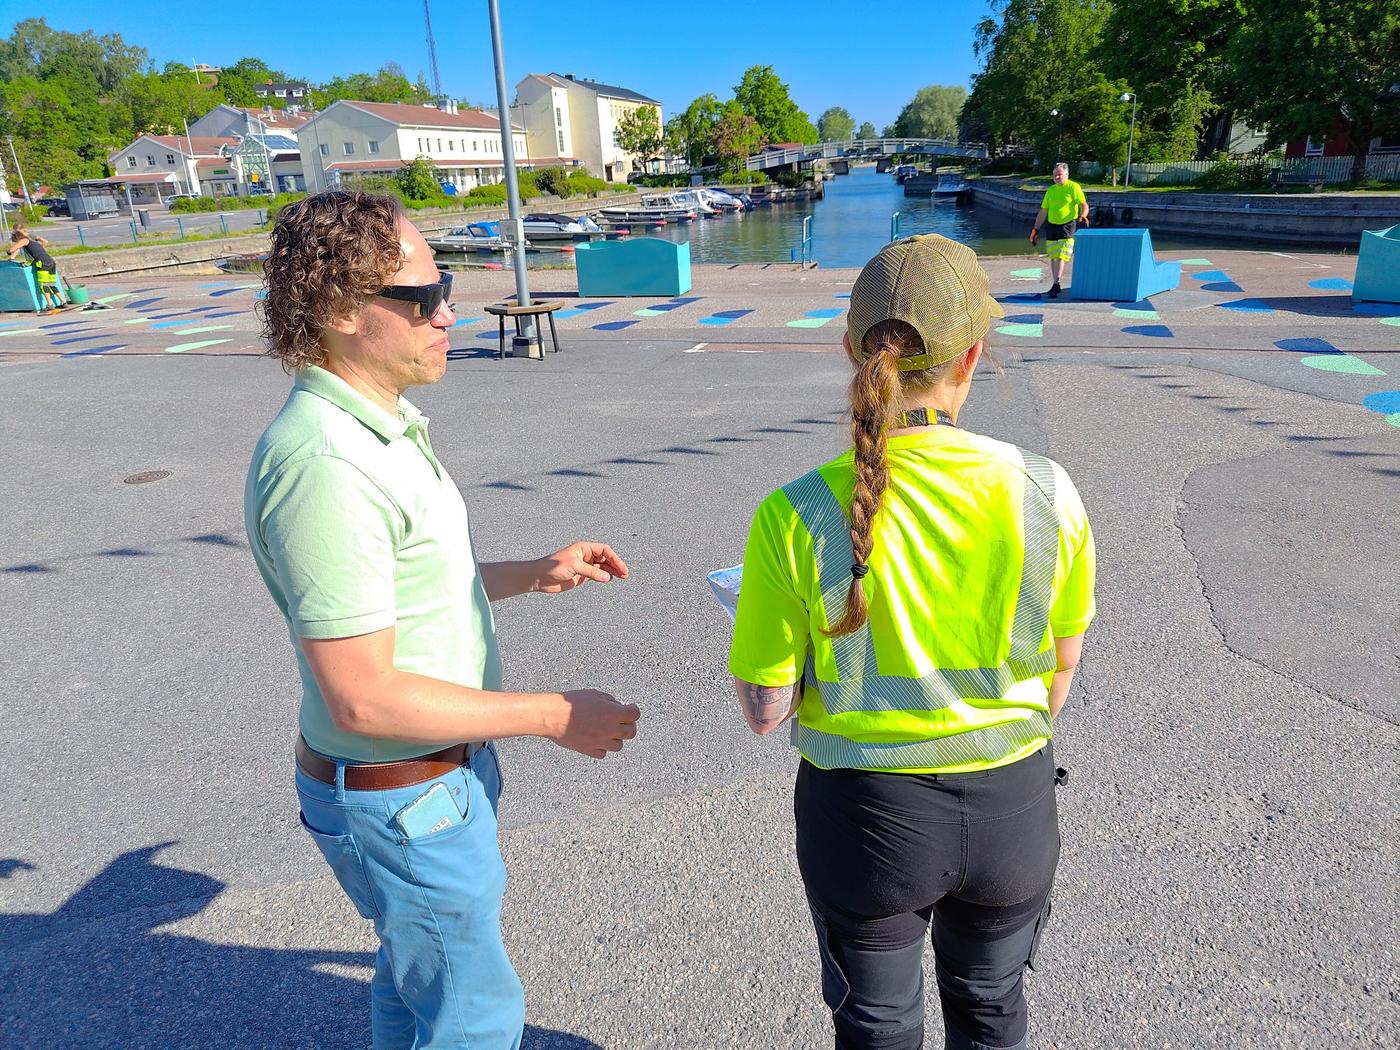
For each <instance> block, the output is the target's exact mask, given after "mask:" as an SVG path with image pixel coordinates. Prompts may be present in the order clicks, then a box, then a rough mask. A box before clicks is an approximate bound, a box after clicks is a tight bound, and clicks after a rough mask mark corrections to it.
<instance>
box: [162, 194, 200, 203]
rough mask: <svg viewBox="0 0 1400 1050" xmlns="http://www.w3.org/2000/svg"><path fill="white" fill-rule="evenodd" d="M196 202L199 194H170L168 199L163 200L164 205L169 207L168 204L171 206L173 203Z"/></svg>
mask: <svg viewBox="0 0 1400 1050" xmlns="http://www.w3.org/2000/svg"><path fill="white" fill-rule="evenodd" d="M197 200H199V194H198V193H172V194H171V195H170V196H169V197H166V198H165V203H166V204H167V205H169V204H173V203H174V202H175V201H197Z"/></svg>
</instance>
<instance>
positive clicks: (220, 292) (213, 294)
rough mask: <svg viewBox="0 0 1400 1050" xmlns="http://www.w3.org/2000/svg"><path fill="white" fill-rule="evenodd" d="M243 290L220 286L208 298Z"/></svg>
mask: <svg viewBox="0 0 1400 1050" xmlns="http://www.w3.org/2000/svg"><path fill="white" fill-rule="evenodd" d="M245 291H247V289H246V288H243V287H237V288H220V289H219V290H218V291H217V292H210V293H209V295H210V298H213V299H217V298H218V297H219V296H221V295H232V294H233V293H234V292H245ZM132 305H135V304H134V303H133V304H132Z"/></svg>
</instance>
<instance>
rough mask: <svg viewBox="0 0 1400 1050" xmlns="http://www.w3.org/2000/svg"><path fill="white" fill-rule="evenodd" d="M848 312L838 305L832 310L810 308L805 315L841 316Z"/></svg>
mask: <svg viewBox="0 0 1400 1050" xmlns="http://www.w3.org/2000/svg"><path fill="white" fill-rule="evenodd" d="M845 312H846V310H845V308H844V307H841V306H838V307H835V308H834V309H831V310H808V311H807V312H806V313H805V314H803V315H802V316H803V317H840V316H841V315H842V314H844V313H845Z"/></svg>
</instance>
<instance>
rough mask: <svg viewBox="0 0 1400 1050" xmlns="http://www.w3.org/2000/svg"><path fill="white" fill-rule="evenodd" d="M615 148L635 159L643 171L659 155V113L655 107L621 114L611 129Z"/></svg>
mask: <svg viewBox="0 0 1400 1050" xmlns="http://www.w3.org/2000/svg"><path fill="white" fill-rule="evenodd" d="M613 142H614V143H615V144H616V145H617V148H618V149H620V150H622V151H623V152H624V153H628V154H630V155H631V156H633V157H635V158H636V161H637V168H638V169H639V170H642V171H645V170H646V166H647V164H648V162H649V161H651V160H653V159H655V158H656V157H659V156H660V155H661V146H662V135H661V113H660V111H659V110H658V109H657V108H656V107H655V106H638V107H637V108H636V109H634V110H631V111H629V112H627V113H625V114H623V116H622V118H621V119H620V120H618V122H617V127H616V128H614V129H613Z"/></svg>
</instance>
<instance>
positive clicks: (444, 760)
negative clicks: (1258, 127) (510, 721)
mask: <svg viewBox="0 0 1400 1050" xmlns="http://www.w3.org/2000/svg"><path fill="white" fill-rule="evenodd" d="M485 746H486V745H485V744H453V745H452V746H451V747H445V748H443V749H442V750H441V751H434V752H433V753H432V754H430V755H419V756H418V757H417V758H407V759H404V760H403V761H402V762H372V763H364V764H361V765H348V764H347V765H346V767H345V787H346V790H348V791H388V790H389V789H391V788H401V787H408V786H409V785H411V784H421V783H423V782H424V781H425V780H435V779H437V778H438V777H441V776H446V775H447V774H448V773H451V772H452V771H453V770H454V769H456V768H458V767H459V766H462V765H464V764H465V763H466V762H467V761H468V760H470V758H471V756H472V755H474V754H476V752H478V751H480V750H481V749H482V748H483V747H485ZM296 752H297V766H299V767H300V769H301V771H302V772H303V773H305V774H306V775H307V776H309V777H311V778H312V779H313V780H319V781H321V783H323V784H334V783H335V760H334V759H330V758H327V757H326V756H325V755H322V754H320V753H319V752H316V751H312V750H311V748H310V747H309V746H307V743H306V741H305V740H304V739H302V738H301V737H300V736H298V737H297V747H296Z"/></svg>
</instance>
